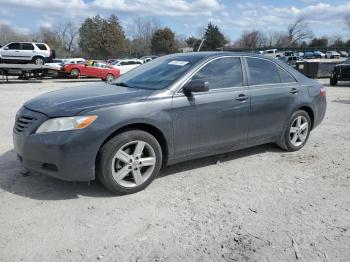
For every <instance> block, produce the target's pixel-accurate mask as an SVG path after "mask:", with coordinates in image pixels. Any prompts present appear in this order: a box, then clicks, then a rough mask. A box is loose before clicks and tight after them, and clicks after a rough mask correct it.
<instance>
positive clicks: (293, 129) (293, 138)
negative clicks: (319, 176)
mask: <svg viewBox="0 0 350 262" xmlns="http://www.w3.org/2000/svg"><path fill="white" fill-rule="evenodd" d="M310 130H311V120H310V116H309V115H308V113H306V112H305V111H303V110H299V111H296V112H295V113H294V114H293V115H292V117H291V118H290V120H289V122H288V125H287V126H286V128H285V130H284V132H283V134H282V136H281V138H280V141H279V142H278V145H279V146H280V147H281V148H282V149H284V150H286V151H298V150H300V149H301V148H302V147H303V146H304V145H305V144H306V142H307V140H308V139H309V136H310Z"/></svg>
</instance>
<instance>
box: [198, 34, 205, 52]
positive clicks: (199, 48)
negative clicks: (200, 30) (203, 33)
mask: <svg viewBox="0 0 350 262" xmlns="http://www.w3.org/2000/svg"><path fill="white" fill-rule="evenodd" d="M204 41H205V37H203V39H202V41H201V43H200V45H199V46H198V49H197V52H199V51H200V50H201V48H202V45H203V43H204Z"/></svg>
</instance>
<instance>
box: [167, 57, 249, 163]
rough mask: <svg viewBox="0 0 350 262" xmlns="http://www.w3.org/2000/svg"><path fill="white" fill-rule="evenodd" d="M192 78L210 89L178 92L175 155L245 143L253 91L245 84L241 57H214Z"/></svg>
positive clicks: (178, 156) (175, 118)
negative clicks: (184, 92) (205, 83)
mask: <svg viewBox="0 0 350 262" xmlns="http://www.w3.org/2000/svg"><path fill="white" fill-rule="evenodd" d="M191 80H202V81H206V82H208V83H209V91H208V92H203V93H192V96H186V95H185V94H183V93H182V92H181V91H180V92H179V93H177V94H175V95H174V97H173V107H174V130H175V131H174V137H175V145H176V148H175V157H177V158H181V157H185V156H187V155H190V154H197V153H204V154H205V153H206V152H208V151H209V150H215V149H216V148H217V149H219V148H223V147H230V146H234V145H238V144H242V143H245V142H246V139H247V132H248V122H249V109H250V98H249V97H250V94H249V90H248V88H247V87H246V86H245V85H244V81H243V71H242V65H241V59H240V58H239V57H222V58H218V59H214V60H212V61H210V62H209V63H208V64H206V65H205V66H204V67H202V68H201V69H200V70H199V71H198V72H197V73H195V74H194V75H193V76H192V77H191Z"/></svg>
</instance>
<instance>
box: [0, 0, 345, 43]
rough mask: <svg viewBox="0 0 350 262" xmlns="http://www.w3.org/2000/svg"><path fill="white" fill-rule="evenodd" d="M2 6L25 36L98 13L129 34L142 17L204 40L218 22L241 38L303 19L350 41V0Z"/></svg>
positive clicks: (2, 15)
mask: <svg viewBox="0 0 350 262" xmlns="http://www.w3.org/2000/svg"><path fill="white" fill-rule="evenodd" d="M0 6H1V9H0V24H1V23H4V24H9V25H11V26H13V28H14V29H15V30H18V31H20V32H23V33H25V32H30V31H35V30H37V29H38V28H39V27H40V26H48V27H52V26H54V25H55V24H56V23H59V22H62V21H65V20H72V21H74V22H76V23H81V22H82V21H83V20H84V19H85V18H87V17H91V16H94V15H96V14H100V15H101V16H103V17H107V16H109V15H110V14H116V15H117V16H118V18H119V19H120V22H121V23H122V25H123V27H124V30H125V31H126V34H127V35H128V36H130V35H131V32H130V30H129V28H130V25H131V24H132V21H133V19H135V18H136V17H139V16H141V17H147V18H148V17H150V18H155V19H156V20H158V21H159V23H160V25H161V26H169V27H171V28H172V29H173V30H174V31H175V32H176V33H177V34H178V35H186V36H190V35H193V36H198V34H199V31H200V28H203V26H205V25H207V24H208V23H209V22H212V23H214V24H216V25H218V26H219V28H220V29H221V30H222V31H223V32H224V33H225V35H226V36H227V37H228V38H229V39H231V40H235V39H237V38H238V37H239V35H240V34H241V33H242V32H243V31H247V30H262V31H264V32H266V33H268V32H275V31H284V30H286V28H287V26H288V24H290V23H291V22H293V21H294V20H295V19H297V18H298V17H300V16H302V17H305V18H306V20H307V22H308V24H309V26H310V28H311V29H312V30H313V31H314V34H315V36H323V35H325V36H333V35H339V36H343V37H344V38H347V37H349V35H347V33H346V29H345V26H344V16H345V15H348V14H350V1H344V0H323V1H317V0H248V1H244V0H193V1H190V0H160V1H159V0H10V1H9V0H0ZM0 37H1V36H0Z"/></svg>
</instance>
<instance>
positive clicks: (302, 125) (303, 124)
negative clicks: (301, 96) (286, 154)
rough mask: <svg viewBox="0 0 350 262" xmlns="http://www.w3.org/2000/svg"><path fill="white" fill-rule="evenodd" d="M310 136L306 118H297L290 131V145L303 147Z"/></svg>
mask: <svg viewBox="0 0 350 262" xmlns="http://www.w3.org/2000/svg"><path fill="white" fill-rule="evenodd" d="M308 134H309V123H308V121H307V119H306V117H304V116H300V115H299V116H298V117H296V118H295V119H294V120H293V122H292V125H291V127H290V130H289V139H290V143H291V144H292V145H293V146H295V147H299V146H301V145H302V144H303V143H304V142H305V140H306V139H307V136H308Z"/></svg>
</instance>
